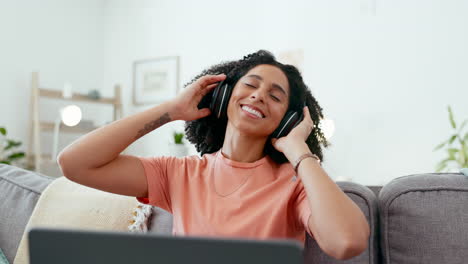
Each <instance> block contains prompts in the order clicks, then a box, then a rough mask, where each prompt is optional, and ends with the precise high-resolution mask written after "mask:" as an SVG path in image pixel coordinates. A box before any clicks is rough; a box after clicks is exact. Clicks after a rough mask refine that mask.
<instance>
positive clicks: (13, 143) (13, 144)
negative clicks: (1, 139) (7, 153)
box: [5, 139, 21, 150]
mask: <svg viewBox="0 0 468 264" xmlns="http://www.w3.org/2000/svg"><path fill="white" fill-rule="evenodd" d="M7 142H8V143H7V146H6V147H5V150H9V149H11V148H14V147H18V146H21V142H19V141H14V140H10V139H8V140H7Z"/></svg>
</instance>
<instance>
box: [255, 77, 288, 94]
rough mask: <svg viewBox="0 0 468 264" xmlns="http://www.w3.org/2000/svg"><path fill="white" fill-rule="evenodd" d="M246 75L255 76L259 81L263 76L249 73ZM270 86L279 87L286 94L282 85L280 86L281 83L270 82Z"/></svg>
mask: <svg viewBox="0 0 468 264" xmlns="http://www.w3.org/2000/svg"><path fill="white" fill-rule="evenodd" d="M246 77H251V78H255V79H257V80H260V81H263V78H262V76H260V75H256V74H250V75H247V76H246ZM271 86H273V87H274V88H276V89H279V90H280V91H281V92H283V93H284V94H285V95H288V94H287V93H286V91H285V90H284V89H283V87H281V85H279V84H277V83H272V84H271Z"/></svg>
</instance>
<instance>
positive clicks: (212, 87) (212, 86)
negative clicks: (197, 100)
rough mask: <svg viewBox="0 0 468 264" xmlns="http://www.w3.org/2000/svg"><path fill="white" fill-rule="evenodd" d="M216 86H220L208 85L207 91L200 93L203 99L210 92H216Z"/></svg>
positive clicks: (215, 84)
mask: <svg viewBox="0 0 468 264" xmlns="http://www.w3.org/2000/svg"><path fill="white" fill-rule="evenodd" d="M216 86H218V83H213V84H210V85H208V86H207V87H206V88H205V89H203V90H201V91H200V94H201V96H202V97H203V96H205V95H207V94H208V93H209V92H211V91H212V90H214V89H215V87H216Z"/></svg>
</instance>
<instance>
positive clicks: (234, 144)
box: [221, 122, 267, 162]
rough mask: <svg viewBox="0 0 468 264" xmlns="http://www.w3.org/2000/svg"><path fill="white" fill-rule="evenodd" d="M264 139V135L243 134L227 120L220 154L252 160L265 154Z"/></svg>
mask: <svg viewBox="0 0 468 264" xmlns="http://www.w3.org/2000/svg"><path fill="white" fill-rule="evenodd" d="M266 141H267V138H265V137H255V136H252V135H251V134H245V133H243V132H241V131H239V130H237V129H236V128H234V127H233V126H232V125H231V124H230V123H229V122H228V124H227V127H226V135H225V137H224V142H223V147H222V148H221V154H223V156H225V157H226V158H228V159H230V160H234V161H239V162H254V161H257V160H259V159H261V158H263V157H264V156H265V154H264V153H263V149H264V148H265V143H266Z"/></svg>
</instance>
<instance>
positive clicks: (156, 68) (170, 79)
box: [133, 56, 179, 105]
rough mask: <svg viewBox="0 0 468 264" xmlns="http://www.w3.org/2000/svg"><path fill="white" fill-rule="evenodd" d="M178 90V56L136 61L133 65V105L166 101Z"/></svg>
mask: <svg viewBox="0 0 468 264" xmlns="http://www.w3.org/2000/svg"><path fill="white" fill-rule="evenodd" d="M178 89H179V56H168V57H159V58H154V59H147V60H138V61H135V62H134V63H133V104H134V105H145V104H155V103H161V102H164V101H167V100H169V99H172V98H174V97H175V95H176V94H177V92H178Z"/></svg>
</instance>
